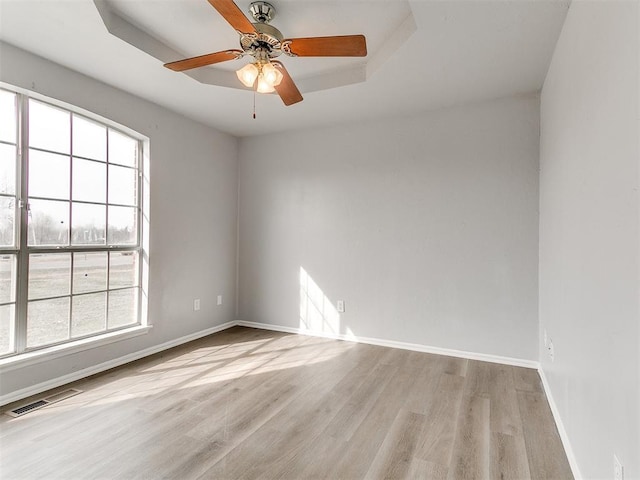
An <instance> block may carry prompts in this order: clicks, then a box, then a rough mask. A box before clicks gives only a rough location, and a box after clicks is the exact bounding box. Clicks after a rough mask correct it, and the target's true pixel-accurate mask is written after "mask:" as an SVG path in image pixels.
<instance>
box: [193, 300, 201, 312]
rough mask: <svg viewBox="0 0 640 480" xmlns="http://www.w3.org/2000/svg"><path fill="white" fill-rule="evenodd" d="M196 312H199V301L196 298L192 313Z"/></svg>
mask: <svg viewBox="0 0 640 480" xmlns="http://www.w3.org/2000/svg"><path fill="white" fill-rule="evenodd" d="M198 310H200V299H199V298H196V299H195V300H194V301H193V311H194V312H197V311H198Z"/></svg>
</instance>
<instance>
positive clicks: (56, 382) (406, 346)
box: [0, 320, 577, 478]
mask: <svg viewBox="0 0 640 480" xmlns="http://www.w3.org/2000/svg"><path fill="white" fill-rule="evenodd" d="M234 326H243V327H251V328H260V329H263V330H274V331H278V332H285V333H295V334H299V335H310V336H315V337H325V338H332V339H335V340H345V341H350V342H358V343H366V344H370V345H378V346H382V347H391V348H400V349H403V350H412V351H416V352H425V353H433V354H437V355H447V356H450V357H458V358H466V359H470V360H479V361H482V362H491V363H502V364H505V365H513V366H517V367H526V368H535V369H539V367H540V365H539V363H538V362H536V361H533V360H524V359H520V358H511V357H501V356H498V355H488V354H484V353H475V352H465V351H462V350H452V349H448V348H439V347H431V346H428V345H421V344H416V343H406V342H397V341H393V340H382V339H379V338H369V337H360V336H355V335H343V334H328V333H325V332H317V331H310V330H306V329H302V328H292V327H285V326H281V325H271V324H267V323H256V322H245V321H242V320H238V321H234V322H227V323H223V324H222V325H217V326H215V327H211V328H208V329H206V330H201V331H199V332H196V333H192V334H190V335H185V336H184V337H180V338H177V339H175V340H171V341H169V342H165V343H162V344H160V345H155V346H153V347H149V348H146V349H144V350H140V351H138V352H133V353H131V354H128V355H124V356H122V357H119V358H115V359H113V360H109V361H107V362H103V363H100V364H98V365H93V366H91V367H88V368H85V369H82V370H78V371H76V372H72V373H70V374H67V375H63V376H62V377H57V378H54V379H51V380H47V381H46V382H42V383H39V384H37V385H32V386H30V387H27V388H23V389H20V390H16V391H13V392H10V393H7V394H6V395H2V396H0V406H2V405H6V404H8V403H11V402H15V401H17V400H21V399H23V398H27V397H30V396H32V395H37V394H39V393H42V392H45V391H47V390H50V389H52V388H56V387H60V386H62V385H65V384H67V383H70V382H75V381H76V380H81V379H83V378H86V377H88V376H90V375H95V374H96V373H100V372H104V371H106V370H109V369H111V368H115V367H119V366H120V365H124V364H126V363H129V362H133V361H134V360H139V359H140V358H144V357H147V356H149V355H153V354H154V353H158V352H162V351H163V350H168V349H169V348H173V347H177V346H178V345H182V344H184V343H187V342H191V341H193V340H197V339H198V338H202V337H205V336H207V335H211V334H213V333H216V332H220V331H222V330H226V329H228V328H231V327H234ZM548 395H549V394H548ZM549 398H550V397H549ZM550 402H551V400H550ZM554 416H556V411H555V410H554ZM565 437H566V435H565ZM565 437H563V442H564V438H565ZM576 478H577V477H576Z"/></svg>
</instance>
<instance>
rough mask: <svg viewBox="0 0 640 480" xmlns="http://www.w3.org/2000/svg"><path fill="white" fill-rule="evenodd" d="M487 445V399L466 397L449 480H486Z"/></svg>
mask: <svg viewBox="0 0 640 480" xmlns="http://www.w3.org/2000/svg"><path fill="white" fill-rule="evenodd" d="M490 441H491V440H490V431H489V399H488V398H485V397H483V396H479V395H465V396H464V397H463V401H462V405H461V406H460V414H459V416H458V424H457V428H456V441H455V446H454V449H453V454H452V459H451V464H450V468H449V474H448V478H449V479H451V480H465V479H477V478H489V474H490V469H489V465H490V461H489V455H490Z"/></svg>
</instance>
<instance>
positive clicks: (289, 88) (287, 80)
mask: <svg viewBox="0 0 640 480" xmlns="http://www.w3.org/2000/svg"><path fill="white" fill-rule="evenodd" d="M271 63H272V64H273V66H274V67H276V68H277V69H278V70H280V73H282V81H281V82H280V85H278V86H276V87H275V89H276V92H278V95H280V98H281V99H282V101H283V102H284V104H285V105H286V106H289V105H293V104H294V103H298V102H301V101H302V94H301V93H300V90H298V87H296V84H295V83H293V79H292V78H291V75H289V72H287V69H286V68H284V65H283V64H282V63H280V62H279V61H277V60H272V61H271Z"/></svg>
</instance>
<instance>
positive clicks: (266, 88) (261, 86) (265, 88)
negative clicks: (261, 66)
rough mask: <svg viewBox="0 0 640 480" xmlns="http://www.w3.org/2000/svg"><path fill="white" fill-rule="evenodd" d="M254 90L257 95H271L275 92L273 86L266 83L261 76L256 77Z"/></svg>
mask: <svg viewBox="0 0 640 480" xmlns="http://www.w3.org/2000/svg"><path fill="white" fill-rule="evenodd" d="M256 90H257V91H258V93H271V92H273V91H275V88H274V87H273V85H271V84H270V83H269V82H267V80H266V79H265V78H264V76H263V75H260V76H259V77H258V88H257V89H256Z"/></svg>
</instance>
